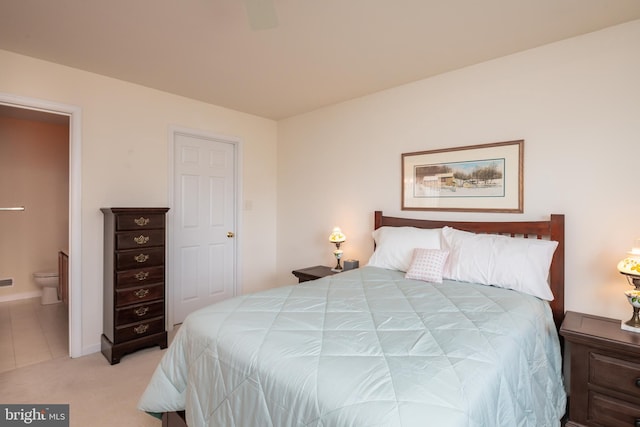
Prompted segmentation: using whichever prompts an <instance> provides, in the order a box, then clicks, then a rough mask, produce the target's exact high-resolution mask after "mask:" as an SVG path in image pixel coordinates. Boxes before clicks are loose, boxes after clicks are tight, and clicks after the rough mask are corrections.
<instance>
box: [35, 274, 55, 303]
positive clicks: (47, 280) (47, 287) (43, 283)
mask: <svg viewBox="0 0 640 427" xmlns="http://www.w3.org/2000/svg"><path fill="white" fill-rule="evenodd" d="M33 279H34V280H35V282H36V284H37V285H38V286H40V287H42V298H41V300H40V304H42V305H47V304H55V303H57V302H60V299H59V298H58V273H57V272H46V271H45V272H38V273H33Z"/></svg>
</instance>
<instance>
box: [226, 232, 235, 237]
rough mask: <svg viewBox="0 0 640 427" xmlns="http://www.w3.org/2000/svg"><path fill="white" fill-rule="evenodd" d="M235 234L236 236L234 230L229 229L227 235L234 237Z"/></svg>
mask: <svg viewBox="0 0 640 427" xmlns="http://www.w3.org/2000/svg"><path fill="white" fill-rule="evenodd" d="M234 236H235V234H233V231H227V237H228V238H232V237H234Z"/></svg>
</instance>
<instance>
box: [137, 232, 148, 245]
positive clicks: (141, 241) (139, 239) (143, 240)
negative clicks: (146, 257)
mask: <svg viewBox="0 0 640 427" xmlns="http://www.w3.org/2000/svg"><path fill="white" fill-rule="evenodd" d="M133 241H134V242H136V243H137V244H139V245H144V244H145V243H149V236H145V235H143V234H141V235H139V236H138V237H134V238H133Z"/></svg>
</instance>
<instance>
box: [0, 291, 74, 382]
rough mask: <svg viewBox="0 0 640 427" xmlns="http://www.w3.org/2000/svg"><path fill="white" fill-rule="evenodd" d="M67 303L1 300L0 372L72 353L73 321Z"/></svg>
mask: <svg viewBox="0 0 640 427" xmlns="http://www.w3.org/2000/svg"><path fill="white" fill-rule="evenodd" d="M68 318H69V317H68V312H67V306H66V305H65V304H63V303H58V304H50V305H41V304H40V298H30V299H24V300H19V301H9V302H2V303H0V372H6V371H10V370H12V369H16V368H20V367H23V366H27V365H33V364H35V363H40V362H44V361H47V360H51V359H56V358H59V357H66V356H68V355H69V321H68Z"/></svg>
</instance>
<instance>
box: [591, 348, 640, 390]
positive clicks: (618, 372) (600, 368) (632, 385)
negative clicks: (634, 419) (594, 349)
mask: <svg viewBox="0 0 640 427" xmlns="http://www.w3.org/2000/svg"><path fill="white" fill-rule="evenodd" d="M590 359H591V360H590V361H589V381H590V382H591V383H593V384H595V385H599V386H602V387H605V388H607V389H610V390H615V391H619V392H621V393H624V394H625V395H628V396H635V397H640V364H638V363H634V362H631V361H627V360H623V359H619V358H616V357H609V356H605V355H602V354H599V353H591V358H590Z"/></svg>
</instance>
